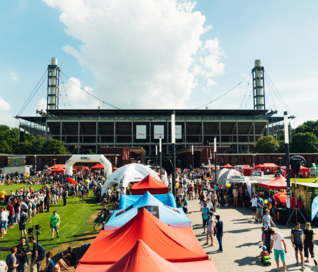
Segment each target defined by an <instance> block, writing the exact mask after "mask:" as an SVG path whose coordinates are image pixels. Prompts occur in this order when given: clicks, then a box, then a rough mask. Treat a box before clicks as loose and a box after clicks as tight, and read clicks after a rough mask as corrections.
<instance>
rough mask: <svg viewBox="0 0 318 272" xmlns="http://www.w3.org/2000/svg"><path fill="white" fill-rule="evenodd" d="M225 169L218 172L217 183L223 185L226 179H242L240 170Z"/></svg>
mask: <svg viewBox="0 0 318 272" xmlns="http://www.w3.org/2000/svg"><path fill="white" fill-rule="evenodd" d="M226 170H227V171H224V169H223V170H221V171H222V172H220V174H219V177H218V180H217V183H218V184H220V185H222V186H224V185H225V184H227V183H228V182H227V181H228V180H230V179H231V181H232V179H243V180H244V176H243V174H242V173H241V172H240V171H237V170H234V169H226Z"/></svg>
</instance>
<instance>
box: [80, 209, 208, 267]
mask: <svg viewBox="0 0 318 272" xmlns="http://www.w3.org/2000/svg"><path fill="white" fill-rule="evenodd" d="M138 239H141V240H143V241H144V242H145V243H146V244H147V245H148V246H149V247H150V248H151V249H152V250H153V251H154V252H156V253H157V254H158V255H159V256H161V257H162V258H164V259H165V260H167V261H169V262H192V261H203V260H208V259H209V257H208V256H207V255H206V253H205V252H204V251H203V249H202V248H201V245H200V243H199V241H198V239H197V238H196V236H195V235H194V233H193V231H192V229H191V227H186V228H172V227H169V226H168V225H166V224H165V223H163V222H162V221H161V220H159V219H158V218H156V217H155V216H153V215H152V214H150V213H149V212H148V211H147V210H146V209H144V208H143V209H142V210H141V211H140V212H139V213H138V214H137V215H136V216H135V217H134V218H133V219H131V220H130V221H129V222H128V223H126V224H125V225H124V226H122V227H121V228H119V229H117V230H115V231H108V230H104V231H101V232H100V233H99V234H98V236H97V237H96V239H95V240H94V241H93V242H92V244H91V245H90V247H89V248H88V250H87V251H86V253H85V254H84V256H83V257H82V259H80V261H79V263H80V264H113V263H115V262H117V261H118V260H119V259H120V258H121V257H122V256H123V255H125V254H126V253H127V252H129V251H130V249H131V248H132V247H133V246H134V245H135V243H136V241H138Z"/></svg>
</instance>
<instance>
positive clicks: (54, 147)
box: [43, 139, 68, 154]
mask: <svg viewBox="0 0 318 272" xmlns="http://www.w3.org/2000/svg"><path fill="white" fill-rule="evenodd" d="M43 154H68V152H67V150H66V148H65V146H64V142H61V141H59V140H54V139H50V140H49V141H47V142H45V143H44V144H43Z"/></svg>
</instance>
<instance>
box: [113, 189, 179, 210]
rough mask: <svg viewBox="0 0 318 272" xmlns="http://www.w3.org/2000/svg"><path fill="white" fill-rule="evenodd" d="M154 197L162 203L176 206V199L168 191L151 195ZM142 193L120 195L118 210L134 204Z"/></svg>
mask: <svg viewBox="0 0 318 272" xmlns="http://www.w3.org/2000/svg"><path fill="white" fill-rule="evenodd" d="M152 196H154V197H155V198H157V199H158V200H159V201H160V202H162V203H163V204H165V205H167V206H170V207H173V208H176V207H177V205H176V201H175V199H174V197H173V194H171V193H168V194H164V195H152ZM141 197H142V195H123V196H121V197H120V200H119V207H118V210H122V209H126V208H128V207H129V206H131V205H132V204H134V203H135V202H136V201H138V200H139V198H141Z"/></svg>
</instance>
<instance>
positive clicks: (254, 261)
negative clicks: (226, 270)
mask: <svg viewBox="0 0 318 272" xmlns="http://www.w3.org/2000/svg"><path fill="white" fill-rule="evenodd" d="M258 259H259V257H258V256H257V257H244V258H242V259H237V260H235V261H234V262H235V263H237V264H238V265H239V266H245V265H248V266H260V265H261V264H262V263H261V262H259V261H258Z"/></svg>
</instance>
